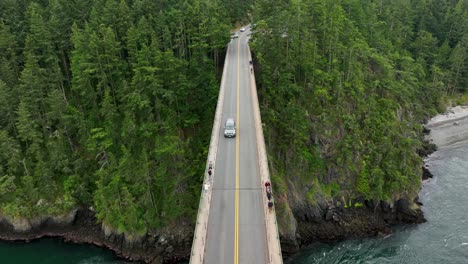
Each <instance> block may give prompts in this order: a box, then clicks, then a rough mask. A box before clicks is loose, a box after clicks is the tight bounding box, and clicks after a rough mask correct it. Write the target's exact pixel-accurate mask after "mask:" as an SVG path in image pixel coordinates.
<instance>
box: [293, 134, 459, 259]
mask: <svg viewBox="0 0 468 264" xmlns="http://www.w3.org/2000/svg"><path fill="white" fill-rule="evenodd" d="M427 164H428V165H429V168H430V171H431V172H432V173H433V175H434V178H432V179H429V180H428V181H425V182H424V183H423V188H422V190H421V192H420V196H419V197H420V200H421V201H422V202H423V204H424V206H423V211H424V215H425V217H426V219H427V222H426V223H424V224H420V225H405V226H399V227H395V228H394V233H393V234H392V235H390V236H388V237H385V238H374V239H362V240H347V241H342V242H339V243H334V244H323V243H317V244H313V245H311V246H310V247H309V248H308V249H306V250H304V251H302V252H300V253H299V254H298V255H296V256H294V257H293V258H291V259H289V260H287V261H285V263H287V264H306V263H307V264H310V263H326V264H329V263H330V264H334V263H353V264H354V263H379V264H380V263H410V264H413V263H421V264H423V263H424V264H427V263H450V264H458V263H460V264H466V263H468V141H463V142H459V143H456V144H454V145H450V146H446V147H443V148H441V149H439V150H438V151H437V152H435V153H434V154H432V155H431V156H430V157H429V158H428V160H427Z"/></svg>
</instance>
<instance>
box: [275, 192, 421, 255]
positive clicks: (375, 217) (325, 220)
mask: <svg viewBox="0 0 468 264" xmlns="http://www.w3.org/2000/svg"><path fill="white" fill-rule="evenodd" d="M293 192H294V189H291V190H290V193H289V194H288V197H292V199H287V200H286V199H284V198H283V199H277V208H278V212H279V213H278V214H277V217H278V223H279V232H280V236H281V248H282V250H283V252H284V254H285V255H288V254H291V253H294V252H296V251H297V250H298V249H299V248H300V247H301V246H303V245H307V244H310V243H312V242H314V241H337V240H341V239H349V238H359V237H369V236H379V235H386V234H389V233H390V232H391V229H390V226H391V225H393V224H398V223H422V222H425V219H424V216H423V212H422V211H421V205H422V204H421V203H420V202H419V201H418V197H417V196H416V197H413V198H401V199H399V200H397V201H394V202H392V203H388V202H385V201H378V202H374V201H366V200H364V199H356V200H353V201H349V202H347V203H344V202H343V201H342V200H341V199H339V198H337V197H334V198H332V199H323V200H319V201H317V203H315V204H313V203H311V202H309V201H308V199H307V197H305V196H303V197H301V196H300V194H298V193H293ZM278 200H279V201H278Z"/></svg>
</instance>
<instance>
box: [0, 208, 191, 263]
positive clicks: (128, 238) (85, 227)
mask: <svg viewBox="0 0 468 264" xmlns="http://www.w3.org/2000/svg"><path fill="white" fill-rule="evenodd" d="M0 218H1V220H0V239H3V240H14V241H30V240H34V239H38V238H41V237H60V238H63V239H64V240H65V241H68V242H72V243H89V244H94V245H97V246H100V247H105V248H109V249H111V250H112V251H114V252H115V253H116V255H118V256H120V257H122V258H125V259H128V260H133V261H139V262H143V263H154V264H158V263H178V262H180V261H181V260H186V259H187V258H188V257H189V256H190V250H191V245H192V238H193V226H191V225H190V224H188V223H186V222H181V223H177V224H174V225H173V226H169V227H166V228H163V229H161V230H160V231H159V232H158V233H155V234H148V233H147V234H130V233H122V232H118V231H117V230H115V229H113V228H112V227H110V226H108V225H106V224H104V223H98V222H97V219H96V217H95V215H94V212H92V211H91V210H89V209H83V208H81V209H76V210H72V211H71V212H69V213H67V214H64V215H60V216H42V217H35V218H31V219H26V218H19V217H17V218H11V217H6V216H3V215H1V216H0Z"/></svg>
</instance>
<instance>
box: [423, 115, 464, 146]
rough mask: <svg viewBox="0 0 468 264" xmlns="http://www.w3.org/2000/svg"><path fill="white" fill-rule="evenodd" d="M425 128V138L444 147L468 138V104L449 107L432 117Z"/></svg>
mask: <svg viewBox="0 0 468 264" xmlns="http://www.w3.org/2000/svg"><path fill="white" fill-rule="evenodd" d="M424 128H425V129H427V130H429V131H430V132H429V133H428V135H426V137H425V139H426V140H428V141H429V142H430V143H433V144H435V145H436V146H437V147H438V148H443V147H446V146H449V145H452V144H454V143H457V142H460V141H464V140H467V139H468V106H455V107H448V108H447V110H446V112H445V113H443V114H439V115H436V116H435V117H433V118H431V119H430V120H429V121H428V122H427V124H426V125H424Z"/></svg>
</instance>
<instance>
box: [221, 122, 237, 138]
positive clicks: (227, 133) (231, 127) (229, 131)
mask: <svg viewBox="0 0 468 264" xmlns="http://www.w3.org/2000/svg"><path fill="white" fill-rule="evenodd" d="M235 136H236V122H235V121H234V119H233V118H228V119H227V120H226V123H225V124H224V137H235Z"/></svg>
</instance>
